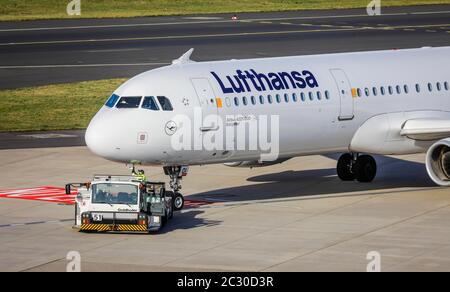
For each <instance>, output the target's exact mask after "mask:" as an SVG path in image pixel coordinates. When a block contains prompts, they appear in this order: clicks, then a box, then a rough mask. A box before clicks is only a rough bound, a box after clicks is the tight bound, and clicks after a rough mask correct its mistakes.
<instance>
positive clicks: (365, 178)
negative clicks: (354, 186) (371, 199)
mask: <svg viewBox="0 0 450 292" xmlns="http://www.w3.org/2000/svg"><path fill="white" fill-rule="evenodd" d="M336 169H337V174H338V176H339V178H340V179H341V180H343V181H353V180H355V179H356V180H357V181H359V182H363V183H367V182H372V181H373V180H374V179H375V176H376V175H377V162H376V161H375V159H374V158H373V157H372V156H370V155H359V154H358V153H345V154H343V155H342V156H341V157H340V158H339V161H338V164H337V168H336Z"/></svg>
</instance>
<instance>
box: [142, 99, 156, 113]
mask: <svg viewBox="0 0 450 292" xmlns="http://www.w3.org/2000/svg"><path fill="white" fill-rule="evenodd" d="M142 108H145V109H149V110H152V111H158V110H159V107H158V104H157V103H156V101H155V98H154V97H153V96H146V97H144V102H143V103H142Z"/></svg>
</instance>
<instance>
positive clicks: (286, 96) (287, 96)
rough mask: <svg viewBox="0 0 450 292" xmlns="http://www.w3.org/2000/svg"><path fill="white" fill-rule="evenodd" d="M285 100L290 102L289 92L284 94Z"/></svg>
mask: <svg viewBox="0 0 450 292" xmlns="http://www.w3.org/2000/svg"><path fill="white" fill-rule="evenodd" d="M284 101H285V102H289V94H287V93H285V94H284Z"/></svg>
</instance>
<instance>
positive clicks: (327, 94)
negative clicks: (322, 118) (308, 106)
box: [325, 90, 330, 99]
mask: <svg viewBox="0 0 450 292" xmlns="http://www.w3.org/2000/svg"><path fill="white" fill-rule="evenodd" d="M325 98H326V99H330V92H329V91H328V90H325Z"/></svg>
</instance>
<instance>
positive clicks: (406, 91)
mask: <svg viewBox="0 0 450 292" xmlns="http://www.w3.org/2000/svg"><path fill="white" fill-rule="evenodd" d="M403 90H404V91H405V93H406V94H408V93H409V88H408V85H405V86H403Z"/></svg>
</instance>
